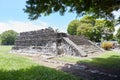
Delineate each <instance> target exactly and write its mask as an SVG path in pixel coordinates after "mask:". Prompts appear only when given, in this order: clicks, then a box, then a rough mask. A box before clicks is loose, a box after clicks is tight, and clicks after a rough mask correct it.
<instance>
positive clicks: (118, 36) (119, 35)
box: [116, 28, 120, 43]
mask: <svg viewBox="0 0 120 80" xmlns="http://www.w3.org/2000/svg"><path fill="white" fill-rule="evenodd" d="M116 37H117V40H118V43H120V28H119V29H118V31H117V34H116Z"/></svg>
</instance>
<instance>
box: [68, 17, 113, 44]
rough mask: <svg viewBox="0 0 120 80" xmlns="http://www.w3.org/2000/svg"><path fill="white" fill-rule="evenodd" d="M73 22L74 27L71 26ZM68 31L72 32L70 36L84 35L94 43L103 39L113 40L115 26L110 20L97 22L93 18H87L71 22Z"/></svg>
mask: <svg viewBox="0 0 120 80" xmlns="http://www.w3.org/2000/svg"><path fill="white" fill-rule="evenodd" d="M73 22H74V25H72V26H70V25H71V24H73ZM69 27H71V28H69ZM67 31H70V32H71V33H70V32H68V34H72V35H84V36H86V37H88V38H89V39H90V40H92V41H95V42H100V41H101V38H103V39H105V40H110V39H112V38H113V32H114V24H113V22H111V21H108V20H97V19H94V18H93V17H92V16H85V17H83V18H82V19H80V20H73V21H72V22H70V23H69V25H68V30H67Z"/></svg>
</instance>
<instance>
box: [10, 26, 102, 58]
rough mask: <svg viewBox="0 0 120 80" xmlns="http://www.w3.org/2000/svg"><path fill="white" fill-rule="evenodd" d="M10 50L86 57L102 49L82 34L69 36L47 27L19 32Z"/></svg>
mask: <svg viewBox="0 0 120 80" xmlns="http://www.w3.org/2000/svg"><path fill="white" fill-rule="evenodd" d="M12 52H17V53H31V54H47V55H55V56H56V55H72V56H80V57H86V56H89V55H93V54H96V53H97V54H99V53H101V52H103V50H102V49H101V48H99V47H98V46H97V45H95V44H94V43H92V42H91V41H90V40H88V39H87V38H85V37H84V36H70V35H67V34H66V33H57V32H55V31H54V30H53V29H51V28H49V29H48V28H47V29H41V30H37V31H29V32H23V33H20V34H19V35H18V37H17V39H16V41H15V45H14V47H13V48H12Z"/></svg>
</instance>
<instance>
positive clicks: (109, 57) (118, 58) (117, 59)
mask: <svg viewBox="0 0 120 80" xmlns="http://www.w3.org/2000/svg"><path fill="white" fill-rule="evenodd" d="M58 59H59V60H61V61H66V62H76V63H78V64H80V63H82V64H88V65H92V66H96V67H101V68H104V69H110V70H116V71H117V70H120V54H119V53H116V52H113V51H111V52H107V53H104V54H101V55H100V56H98V57H95V58H78V57H70V56H65V57H60V58H58Z"/></svg>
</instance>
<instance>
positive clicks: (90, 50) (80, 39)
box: [68, 35, 104, 56]
mask: <svg viewBox="0 0 120 80" xmlns="http://www.w3.org/2000/svg"><path fill="white" fill-rule="evenodd" d="M68 37H69V39H70V40H71V41H73V42H74V43H75V44H76V45H77V46H78V47H79V49H80V50H82V52H84V53H86V54H87V56H90V55H96V54H99V53H101V52H103V51H104V50H103V49H101V48H100V47H99V46H97V45H95V44H94V43H92V42H91V41H89V40H88V39H87V38H85V37H84V36H70V35H69V36H68Z"/></svg>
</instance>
